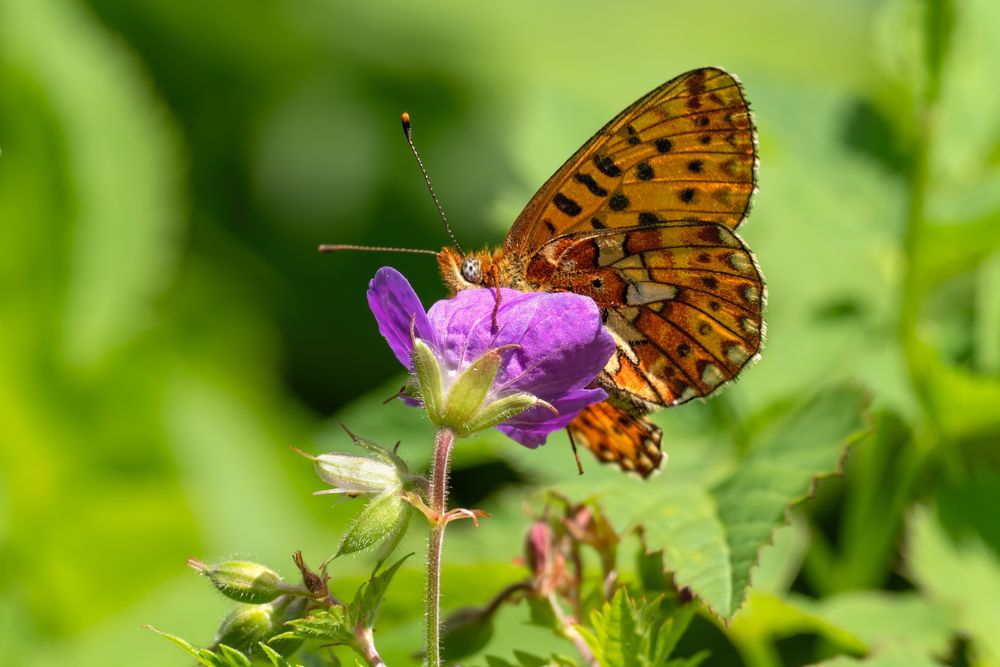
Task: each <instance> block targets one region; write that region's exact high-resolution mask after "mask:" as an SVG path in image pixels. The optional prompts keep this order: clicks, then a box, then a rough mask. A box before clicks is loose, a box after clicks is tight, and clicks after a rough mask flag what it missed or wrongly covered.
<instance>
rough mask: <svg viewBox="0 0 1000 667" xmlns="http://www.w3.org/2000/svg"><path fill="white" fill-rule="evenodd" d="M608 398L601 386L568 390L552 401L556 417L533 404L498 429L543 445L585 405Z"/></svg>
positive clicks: (522, 440)
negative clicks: (550, 435)
mask: <svg viewBox="0 0 1000 667" xmlns="http://www.w3.org/2000/svg"><path fill="white" fill-rule="evenodd" d="M607 397H608V395H607V393H605V391H604V390H603V389H577V390H574V391H570V392H568V393H566V394H564V395H563V396H562V397H561V398H559V399H557V400H555V401H554V402H553V403H552V406H553V407H554V408H555V409H556V410H558V411H559V415H558V416H556V415H554V414H552V412H551V411H549V410H547V409H545V408H543V407H535V408H531V409H530V410H525V411H524V412H522V413H521V414H519V415H518V416H516V417H514V418H513V419H511V420H508V421H506V422H504V423H503V424H501V425H500V426H497V429H498V430H499V431H500V432H501V433H503V434H504V435H506V436H507V437H509V438H511V439H513V440H516V441H517V442H519V443H521V444H522V445H524V446H526V447H531V448H532V449H534V448H535V447H538V446H539V445H543V444H545V439H546V437H547V436H548V435H549V434H550V433H552V432H554V431H558V430H559V429H562V428H565V427H566V426H567V425H568V424H569V423H570V422H571V421H573V420H574V419H576V416H577V415H578V414H580V411H581V410H583V409H584V408H585V407H587V406H588V405H591V404H593V403H600V402H601V401H603V400H605V399H607Z"/></svg>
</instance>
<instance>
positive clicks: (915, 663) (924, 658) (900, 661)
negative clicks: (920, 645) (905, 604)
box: [811, 649, 945, 667]
mask: <svg viewBox="0 0 1000 667" xmlns="http://www.w3.org/2000/svg"><path fill="white" fill-rule="evenodd" d="M855 666H857V667H944V666H945V663H943V662H939V661H937V660H935V659H934V658H932V657H930V656H929V655H925V654H923V653H920V652H919V651H914V650H913V649H894V650H891V651H886V652H885V653H878V654H875V655H872V656H869V657H867V658H848V657H844V656H841V657H838V658H834V659H832V660H824V661H823V662H817V663H815V664H814V665H812V666H811V667H855Z"/></svg>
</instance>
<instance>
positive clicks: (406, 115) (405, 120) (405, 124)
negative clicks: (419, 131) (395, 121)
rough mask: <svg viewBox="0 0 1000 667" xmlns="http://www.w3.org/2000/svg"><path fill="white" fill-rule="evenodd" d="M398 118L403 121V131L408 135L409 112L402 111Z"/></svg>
mask: <svg viewBox="0 0 1000 667" xmlns="http://www.w3.org/2000/svg"><path fill="white" fill-rule="evenodd" d="M399 120H400V121H401V122H402V123H403V132H405V133H406V136H410V114H409V113H407V112H405V111H404V112H403V115H402V116H400V117H399Z"/></svg>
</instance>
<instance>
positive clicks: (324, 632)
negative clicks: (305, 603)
mask: <svg viewBox="0 0 1000 667" xmlns="http://www.w3.org/2000/svg"><path fill="white" fill-rule="evenodd" d="M287 625H289V626H291V628H292V629H291V630H289V631H288V632H284V633H282V634H280V635H277V636H276V637H272V638H271V641H276V640H282V639H303V640H305V639H318V640H321V641H324V642H329V643H331V644H351V643H353V641H354V632H353V629H352V628H351V622H350V619H349V618H348V614H347V610H346V609H345V608H344V607H338V606H335V607H330V608H329V609H317V610H315V611H311V612H309V615H308V616H306V617H305V618H298V619H295V620H293V621H288V623H287Z"/></svg>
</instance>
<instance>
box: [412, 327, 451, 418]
mask: <svg viewBox="0 0 1000 667" xmlns="http://www.w3.org/2000/svg"><path fill="white" fill-rule="evenodd" d="M413 370H414V371H415V372H416V375H417V385H418V387H419V391H420V399H421V400H422V401H423V403H424V409H425V410H427V416H428V417H430V419H431V421H432V422H434V423H435V424H439V425H440V424H442V423H443V416H442V410H443V409H444V399H443V393H444V389H443V385H442V381H441V366H440V365H439V364H438V361H437V357H435V356H434V352H433V351H432V350H431V348H430V347H428V345H427V343H425V342H424V341H422V340H420V339H419V338H414V339H413Z"/></svg>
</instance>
